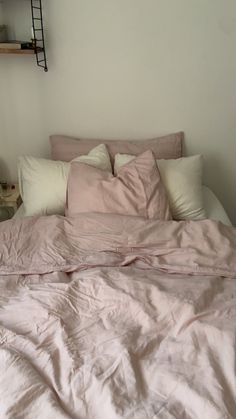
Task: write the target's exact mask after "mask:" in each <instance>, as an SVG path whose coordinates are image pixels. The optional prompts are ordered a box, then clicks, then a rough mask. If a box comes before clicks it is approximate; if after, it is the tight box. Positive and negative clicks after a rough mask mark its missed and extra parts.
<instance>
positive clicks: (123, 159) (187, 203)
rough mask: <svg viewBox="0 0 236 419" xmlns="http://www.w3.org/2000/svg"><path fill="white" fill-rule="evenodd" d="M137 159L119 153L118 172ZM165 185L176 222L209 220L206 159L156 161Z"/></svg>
mask: <svg viewBox="0 0 236 419" xmlns="http://www.w3.org/2000/svg"><path fill="white" fill-rule="evenodd" d="M134 158H135V156H132V155H129V154H116V155H115V163H114V171H115V173H117V172H118V171H119V168H120V167H122V166H123V165H124V164H126V163H128V162H130V161H131V160H132V159H134ZM156 162H157V165H158V168H159V171H160V174H161V178H162V181H163V183H164V185H165V188H166V191H167V194H168V198H169V202H170V208H171V212H172V216H173V219H174V220H202V219H204V218H206V213H205V209H204V201H203V193H202V170H203V157H202V156H201V155H196V156H190V157H182V158H180V159H168V160H163V159H161V160H158V159H157V160H156Z"/></svg>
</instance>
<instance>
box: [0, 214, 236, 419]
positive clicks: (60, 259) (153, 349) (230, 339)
mask: <svg viewBox="0 0 236 419" xmlns="http://www.w3.org/2000/svg"><path fill="white" fill-rule="evenodd" d="M0 239H1V240H0V258H1V259H0V417H1V418H10V419H11V418H17V417H24V418H32V417H33V418H36V419H37V418H54V417H55V418H79V419H85V418H86V419H88V418H98V419H104V418H105V419H106V418H108V419H113V418H114V419H117V418H128V419H132V418H135V419H145V418H158V419H159V418H160V419H166V418H168V419H169V418H188V419H190V418H191V419H192V418H194V419H195V418H197V419H198V418H199V419H202V418H204V419H208V418H209V419H222V418H227V419H228V418H235V412H236V381H235V341H236V339H235V338H236V333H235V328H236V282H235V279H236V230H235V229H233V228H230V227H227V226H224V225H223V224H220V223H216V222H212V221H200V222H191V221H188V222H179V223H177V222H174V221H171V222H156V221H147V220H144V219H141V218H137V217H122V216H115V215H101V214H100V215H98V214H82V215H80V216H79V217H74V218H64V217H59V216H58V217H57V216H51V217H40V218H37V217H32V218H25V219H23V220H11V221H8V222H5V223H1V224H0Z"/></svg>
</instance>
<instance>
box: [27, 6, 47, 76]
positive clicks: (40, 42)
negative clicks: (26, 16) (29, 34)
mask: <svg viewBox="0 0 236 419" xmlns="http://www.w3.org/2000/svg"><path fill="white" fill-rule="evenodd" d="M31 14H32V27H33V34H34V38H33V40H32V42H33V43H34V53H35V55H36V61H37V65H38V67H41V68H43V69H44V71H46V72H47V71H48V65H47V55H46V49H45V40H44V27H43V10H42V0H31Z"/></svg>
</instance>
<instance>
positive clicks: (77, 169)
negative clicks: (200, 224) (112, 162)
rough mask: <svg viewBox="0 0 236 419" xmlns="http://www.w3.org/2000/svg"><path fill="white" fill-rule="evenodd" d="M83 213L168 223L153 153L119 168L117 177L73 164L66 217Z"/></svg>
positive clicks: (145, 153) (164, 196)
mask: <svg viewBox="0 0 236 419" xmlns="http://www.w3.org/2000/svg"><path fill="white" fill-rule="evenodd" d="M86 212H98V213H107V214H122V215H135V216H140V217H145V218H149V219H159V220H170V219H171V218H172V217H171V213H170V208H169V203H168V198H167V195H166V191H165V188H164V186H163V184H162V181H161V178H160V174H159V170H158V168H157V165H156V161H155V158H154V155H153V153H152V151H150V150H148V151H146V152H144V153H143V154H141V155H140V156H138V157H137V158H136V159H134V160H132V161H131V162H130V163H128V164H126V165H124V166H122V167H121V168H120V170H119V171H118V174H117V176H116V177H115V176H113V175H112V174H111V173H109V172H105V171H103V170H100V169H97V168H95V167H91V166H88V165H87V164H84V163H79V162H72V163H71V169H70V172H69V178H68V186H67V208H66V215H68V216H73V215H76V214H79V213H86Z"/></svg>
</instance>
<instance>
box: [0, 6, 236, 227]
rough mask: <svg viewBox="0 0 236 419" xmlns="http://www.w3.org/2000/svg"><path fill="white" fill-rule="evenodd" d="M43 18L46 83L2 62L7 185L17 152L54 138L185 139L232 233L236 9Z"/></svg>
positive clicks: (79, 12)
mask: <svg viewBox="0 0 236 419" xmlns="http://www.w3.org/2000/svg"><path fill="white" fill-rule="evenodd" d="M9 1H13V0H8V2H9ZM24 1H27V0H24ZM44 12H45V16H46V26H47V45H48V58H49V73H48V74H44V73H43V72H41V71H40V70H38V69H37V68H36V67H35V66H34V62H33V58H32V57H7V58H3V56H0V67H1V66H2V65H3V64H4V65H7V79H8V84H6V85H5V90H4V89H3V91H4V92H5V93H4V101H5V100H6V101H7V103H8V107H6V108H5V109H6V110H5V115H4V124H3V126H4V127H5V128H4V129H3V132H5V135H2V134H1V132H2V122H1V120H0V122H1V125H0V129H1V131H0V141H1V143H0V146H1V150H3V151H1V154H2V158H3V159H4V160H5V161H6V163H7V165H8V166H9V167H10V174H9V176H10V177H11V178H14V177H15V176H16V168H15V161H16V155H17V154H19V153H20V152H26V153H32V154H34V155H47V154H48V152H49V147H48V135H49V134H51V133H56V132H57V133H66V134H72V135H77V136H87V137H103V138H104V137H107V138H147V137H152V136H155V135H157V134H163V133H167V132H172V131H176V130H180V129H182V130H184V131H185V134H186V148H187V153H188V154H193V153H203V154H204V155H205V158H206V165H205V166H206V168H205V183H207V184H208V185H210V186H211V187H212V189H213V190H214V191H215V192H216V193H217V195H218V196H219V197H220V199H221V200H222V202H223V203H224V205H225V207H226V209H227V211H228V213H229V215H230V217H231V218H232V219H233V221H234V222H235V223H236V194H235V192H234V189H235V188H234V181H235V179H236V165H235V156H236V55H235V45H236V2H235V1H234V0H224V1H222V0H178V1H176V0H169V1H166V0H145V1H144V0H119V1H117V0H93V1H85V0H69V1H67V2H65V1H63V0H51V1H50V2H47V1H44ZM18 13H19V11H18ZM22 20H23V19H22ZM18 21H19V19H18ZM27 30H28V29H27ZM27 33H28V32H27ZM1 96H2V94H1ZM0 106H1V105H0ZM0 110H1V109H0ZM11 112H13V116H14V117H13V118H12V114H11ZM0 118H1V117H0ZM15 121H16V122H15Z"/></svg>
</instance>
